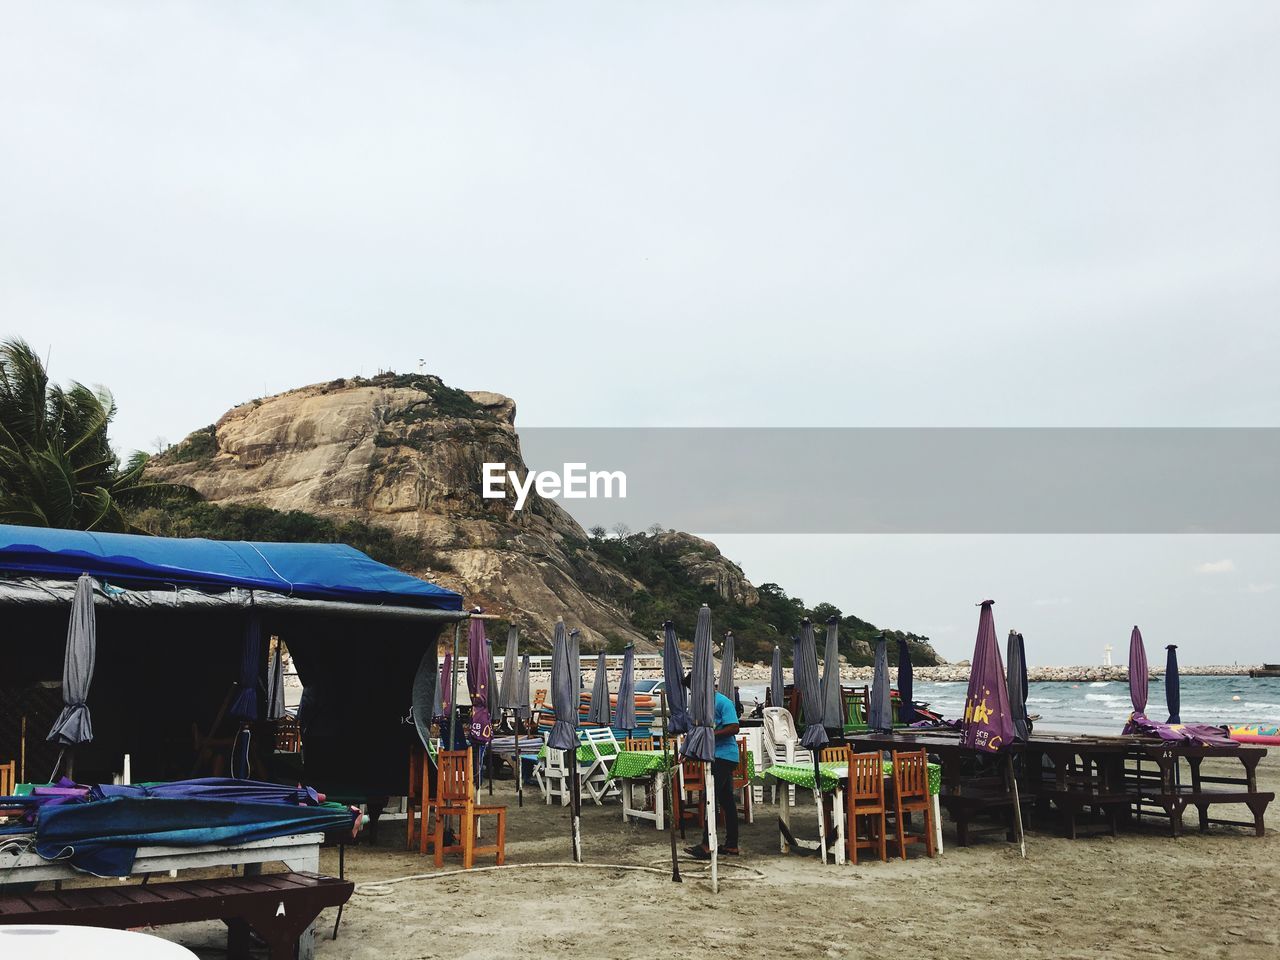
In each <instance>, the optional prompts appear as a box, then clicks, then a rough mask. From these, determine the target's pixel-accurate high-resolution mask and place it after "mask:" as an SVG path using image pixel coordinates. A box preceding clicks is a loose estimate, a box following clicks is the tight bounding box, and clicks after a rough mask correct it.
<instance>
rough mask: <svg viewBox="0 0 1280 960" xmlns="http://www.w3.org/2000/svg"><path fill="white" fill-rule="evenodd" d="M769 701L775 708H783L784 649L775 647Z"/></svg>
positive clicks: (770, 676) (770, 675) (775, 645)
mask: <svg viewBox="0 0 1280 960" xmlns="http://www.w3.org/2000/svg"><path fill="white" fill-rule="evenodd" d="M769 699H770V700H772V701H773V706H775V707H780V706H782V648H781V647H780V646H778V645H777V644H776V643H775V644H774V645H773V670H772V672H771V673H770V674H769Z"/></svg>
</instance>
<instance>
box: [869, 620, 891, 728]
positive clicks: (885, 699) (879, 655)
mask: <svg viewBox="0 0 1280 960" xmlns="http://www.w3.org/2000/svg"><path fill="white" fill-rule="evenodd" d="M867 726H868V727H870V728H871V729H872V730H874V731H876V732H877V733H888V732H889V731H890V730H892V729H893V692H892V691H891V690H890V689H889V650H888V641H887V640H886V639H885V638H884V635H883V634H881V635H880V636H878V637H876V665H875V671H874V672H873V673H872V675H871V703H870V704H869V705H868V707H867Z"/></svg>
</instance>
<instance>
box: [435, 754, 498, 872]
mask: <svg viewBox="0 0 1280 960" xmlns="http://www.w3.org/2000/svg"><path fill="white" fill-rule="evenodd" d="M471 768H472V760H471V750H470V748H468V749H466V750H441V751H440V752H439V754H437V755H436V799H435V801H434V802H433V803H432V804H431V807H432V809H433V810H434V812H435V818H436V822H435V838H434V842H435V852H436V866H437V867H443V866H444V856H445V854H446V853H461V854H462V866H463V869H465V870H470V869H471V867H472V866H473V865H474V864H475V858H476V854H477V853H482V854H484V853H492V854H494V855H496V857H497V864H498V866H502V864H503V862H504V861H505V860H506V854H507V808H506V807H491V806H480V805H479V804H477V803H476V802H475V797H476V791H475V784H474V782H473V780H472V776H471ZM450 817H457V818H458V837H457V842H456V843H454V844H451V845H449V846H445V842H444V826H445V822H446V821H447V820H448V819H449V818H450ZM481 817H496V818H497V821H498V828H497V832H496V835H495V836H494V841H493V843H492V844H490V845H489V846H484V847H482V846H479V845H477V843H476V839H477V837H476V834H477V826H478V823H479V820H480V818H481ZM426 845H427V839H426V830H423V837H422V852H423V853H426Z"/></svg>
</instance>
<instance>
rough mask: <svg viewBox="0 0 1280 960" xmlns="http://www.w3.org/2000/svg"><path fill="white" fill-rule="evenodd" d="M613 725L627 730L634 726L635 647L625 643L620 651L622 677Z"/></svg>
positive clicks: (632, 728) (619, 683)
mask: <svg viewBox="0 0 1280 960" xmlns="http://www.w3.org/2000/svg"><path fill="white" fill-rule="evenodd" d="M613 725H614V726H615V727H617V728H618V729H619V730H626V731H628V732H630V731H632V730H634V729H635V728H636V648H635V647H634V646H632V645H631V644H629V643H628V644H627V648H626V649H625V650H624V651H623V652H622V679H621V680H620V681H619V682H618V709H617V710H616V711H615V712H614V715H613Z"/></svg>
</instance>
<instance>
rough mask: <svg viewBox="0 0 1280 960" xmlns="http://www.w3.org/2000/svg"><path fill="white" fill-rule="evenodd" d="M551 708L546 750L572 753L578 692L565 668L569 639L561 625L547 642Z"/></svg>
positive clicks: (567, 658)
mask: <svg viewBox="0 0 1280 960" xmlns="http://www.w3.org/2000/svg"><path fill="white" fill-rule="evenodd" d="M551 705H552V706H553V707H554V708H555V714H556V722H555V723H554V724H553V725H552V727H551V733H550V734H548V735H547V746H549V747H552V748H554V749H556V750H576V749H577V744H578V688H577V686H576V685H575V684H574V676H573V670H572V669H571V668H570V666H569V638H568V636H567V635H566V634H565V627H564V621H563V620H560V621H557V623H556V630H555V634H554V636H553V639H552V641H551Z"/></svg>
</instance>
